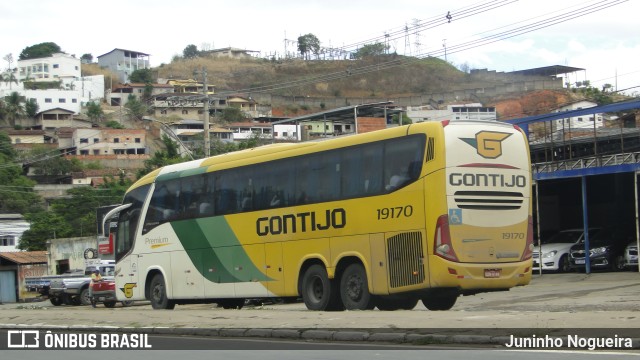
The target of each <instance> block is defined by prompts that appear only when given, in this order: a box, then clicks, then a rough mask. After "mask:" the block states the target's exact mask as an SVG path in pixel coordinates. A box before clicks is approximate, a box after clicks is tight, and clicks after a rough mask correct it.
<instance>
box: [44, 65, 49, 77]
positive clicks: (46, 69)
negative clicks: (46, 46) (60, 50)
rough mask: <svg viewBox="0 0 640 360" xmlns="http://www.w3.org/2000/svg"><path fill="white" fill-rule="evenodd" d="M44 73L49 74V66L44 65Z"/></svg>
mask: <svg viewBox="0 0 640 360" xmlns="http://www.w3.org/2000/svg"><path fill="white" fill-rule="evenodd" d="M44 72H49V64H44ZM47 77H48V76H47Z"/></svg>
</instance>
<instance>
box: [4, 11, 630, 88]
mask: <svg viewBox="0 0 640 360" xmlns="http://www.w3.org/2000/svg"><path fill="white" fill-rule="evenodd" d="M447 14H449V15H450V17H451V19H450V20H451V21H450V22H449V20H448V19H447V18H446V15H447ZM638 14H640V1H638V0H628V1H626V0H586V1H585V0H563V1H550V0H448V1H425V0H411V1H409V0H393V1H380V0H366V1H365V0H349V1H345V0H324V1H319V0H317V1H305V0H297V1H293V0H280V1H268V0H244V1H235V0H234V1H225V0H222V1H215V0H209V1H202V0H181V1H167V0H153V1H152V0H134V1H130V0H110V1H108V2H96V1H80V0H57V1H50V0H28V1H17V2H7V1H4V2H2V3H0V33H1V34H2V41H0V56H1V57H2V58H4V57H5V55H7V54H9V53H11V54H12V55H13V58H14V59H18V56H19V54H20V53H21V52H22V50H23V49H24V48H26V47H27V46H31V45H35V44H39V43H42V42H54V43H56V44H58V45H59V46H60V47H61V48H62V50H63V51H64V52H66V53H68V54H75V55H76V56H77V57H80V56H82V54H86V53H89V54H92V55H93V57H94V61H97V57H98V56H99V55H103V54H105V53H108V52H110V51H111V50H113V49H115V48H120V49H126V50H133V51H138V52H143V53H147V54H150V62H151V66H152V67H155V66H159V65H160V64H162V63H169V62H171V59H172V58H173V57H174V56H175V55H182V51H183V50H184V48H185V47H186V46H187V45H190V44H193V45H196V46H197V47H198V49H200V50H202V49H218V48H225V47H235V48H241V49H246V50H253V51H258V52H259V53H257V54H259V55H261V56H263V57H266V58H270V57H271V56H274V55H275V56H284V54H285V51H287V52H292V51H294V50H295V49H296V48H297V45H296V44H295V42H294V41H295V40H297V38H298V37H299V36H301V35H305V34H313V35H315V36H316V37H317V38H318V39H319V40H320V42H321V46H323V47H325V48H344V49H346V50H355V49H356V48H357V46H358V44H359V46H362V44H367V43H369V44H371V43H375V42H385V40H387V41H386V43H387V44H388V45H389V47H390V49H391V51H395V52H397V53H398V54H401V55H411V56H417V57H426V56H437V57H440V58H442V59H445V54H444V53H445V49H446V52H447V54H446V60H447V61H449V62H451V63H452V64H454V65H456V66H458V67H466V68H469V69H488V70H495V71H504V72H509V71H516V70H523V69H530V68H536V67H543V66H551V65H566V66H571V67H576V68H582V69H585V70H583V71H578V72H576V73H573V74H571V75H569V76H568V78H567V79H565V82H569V83H571V84H572V86H573V85H575V83H576V82H584V81H585V80H588V81H590V83H591V85H592V86H594V87H598V88H602V86H603V85H605V84H610V85H611V86H612V88H613V89H617V90H619V91H622V92H624V93H626V94H630V95H638V94H640V61H639V60H640V21H638V18H637V16H638ZM554 19H555V20H554ZM554 22H559V23H557V24H554ZM385 35H386V36H385ZM483 39H484V40H483ZM488 39H494V40H495V41H490V40H488ZM465 44H466V45H465ZM12 66H14V67H15V63H14V64H13V65H12ZM7 67H8V63H7V61H5V60H2V59H0V69H1V70H5V69H6V68H7ZM214 81H215V80H214Z"/></svg>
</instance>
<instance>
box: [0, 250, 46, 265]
mask: <svg viewBox="0 0 640 360" xmlns="http://www.w3.org/2000/svg"><path fill="white" fill-rule="evenodd" d="M0 257H1V258H4V259H6V260H9V261H12V262H14V263H16V264H19V265H20V264H38V263H46V262H47V252H46V251H15V252H1V253H0Z"/></svg>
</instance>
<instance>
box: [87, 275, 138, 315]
mask: <svg viewBox="0 0 640 360" xmlns="http://www.w3.org/2000/svg"><path fill="white" fill-rule="evenodd" d="M99 302H101V303H104V306H105V307H108V308H112V307H114V306H116V303H117V302H118V299H117V298H116V282H115V280H104V279H103V280H101V281H98V282H96V283H95V284H93V294H92V297H91V305H93V306H94V307H95V305H96V304H97V303H99ZM131 304H133V301H123V302H122V306H131Z"/></svg>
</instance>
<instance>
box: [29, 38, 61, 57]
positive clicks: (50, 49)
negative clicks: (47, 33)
mask: <svg viewBox="0 0 640 360" xmlns="http://www.w3.org/2000/svg"><path fill="white" fill-rule="evenodd" d="M59 52H62V50H61V49H60V46H58V44H56V43H53V42H43V43H40V44H36V45H31V46H27V47H26V48H24V49H23V50H22V52H21V53H20V56H19V57H18V58H19V59H20V60H27V59H39V58H43V57H49V56H51V55H53V54H55V53H59Z"/></svg>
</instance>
